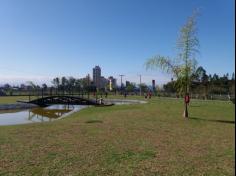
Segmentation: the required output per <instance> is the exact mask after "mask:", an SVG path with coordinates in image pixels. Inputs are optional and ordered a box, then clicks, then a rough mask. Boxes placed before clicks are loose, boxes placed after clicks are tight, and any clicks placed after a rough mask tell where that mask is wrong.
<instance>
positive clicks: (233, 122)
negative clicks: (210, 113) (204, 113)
mask: <svg viewBox="0 0 236 176" xmlns="http://www.w3.org/2000/svg"><path fill="white" fill-rule="evenodd" d="M189 119H192V120H200V121H208V122H220V123H229V124H235V121H233V120H214V119H212V120H211V119H202V118H198V117H189Z"/></svg>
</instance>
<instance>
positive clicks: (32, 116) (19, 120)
mask: <svg viewBox="0 0 236 176" xmlns="http://www.w3.org/2000/svg"><path fill="white" fill-rule="evenodd" d="M85 107H87V105H51V106H48V107H44V108H42V107H37V108H32V109H24V110H0V126H2V125H16V124H26V123H35V122H49V121H54V120H58V119H61V118H63V117H66V116H68V115H69V114H71V113H73V112H76V111H79V110H81V109H83V108H85Z"/></svg>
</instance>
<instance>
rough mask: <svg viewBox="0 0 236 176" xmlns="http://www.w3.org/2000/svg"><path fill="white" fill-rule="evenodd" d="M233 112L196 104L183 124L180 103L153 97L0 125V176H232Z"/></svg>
mask: <svg viewBox="0 0 236 176" xmlns="http://www.w3.org/2000/svg"><path fill="white" fill-rule="evenodd" d="M128 98H129V97H128ZM0 102H5V103H6V102H8V103H11V102H13V99H11V100H3V99H1V98H0ZM234 111H235V106H234V105H233V104H231V103H229V102H220V101H206V102H204V101H197V100H195V101H192V103H191V104H190V112H189V114H190V116H191V118H190V119H184V118H183V117H182V113H183V102H182V100H181V101H180V100H174V99H160V98H153V99H152V100H150V101H149V103H147V104H140V105H121V106H112V107H90V108H87V109H83V110H82V111H80V112H77V113H74V114H72V115H70V116H68V117H66V118H64V119H61V120H58V121H54V122H52V123H47V122H45V123H35V124H28V125H15V126H0V175H81V176H84V175H88V176H92V175H94V176H95V175H101V176H104V175H124V176H129V175H138V176H139V175H140V176H141V175H144V176H149V175H150V176H152V175H153V176H154V175H177V176H179V175H181V176H182V175H212V176H215V175H234V170H235V165H234V162H235V157H234V156H235V145H234V142H235V139H234V137H235V133H234V131H235V112H234Z"/></svg>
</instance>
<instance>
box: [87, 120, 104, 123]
mask: <svg viewBox="0 0 236 176" xmlns="http://www.w3.org/2000/svg"><path fill="white" fill-rule="evenodd" d="M85 123H103V121H102V120H88V121H86V122H85Z"/></svg>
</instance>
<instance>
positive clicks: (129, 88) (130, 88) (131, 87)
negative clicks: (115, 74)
mask: <svg viewBox="0 0 236 176" xmlns="http://www.w3.org/2000/svg"><path fill="white" fill-rule="evenodd" d="M135 88H136V85H135V83H130V84H128V85H127V86H126V91H127V92H134V91H135Z"/></svg>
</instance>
